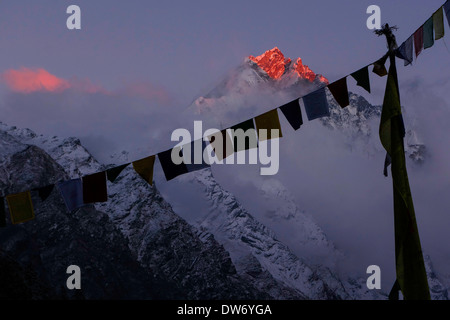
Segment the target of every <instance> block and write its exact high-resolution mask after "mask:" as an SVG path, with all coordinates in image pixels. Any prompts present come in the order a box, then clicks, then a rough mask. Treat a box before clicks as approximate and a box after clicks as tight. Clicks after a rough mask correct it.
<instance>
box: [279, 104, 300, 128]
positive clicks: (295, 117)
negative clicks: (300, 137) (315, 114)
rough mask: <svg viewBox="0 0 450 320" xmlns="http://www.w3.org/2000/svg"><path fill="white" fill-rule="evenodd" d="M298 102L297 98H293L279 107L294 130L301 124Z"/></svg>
mask: <svg viewBox="0 0 450 320" xmlns="http://www.w3.org/2000/svg"><path fill="white" fill-rule="evenodd" d="M299 102H300V101H299V99H295V100H293V101H291V102H288V103H286V104H285V105H282V106H281V107H280V110H281V112H283V114H284V116H285V117H286V119H287V121H289V123H290V124H291V126H292V128H293V129H294V130H298V129H300V127H301V125H302V124H303V118H302V109H300V103H299Z"/></svg>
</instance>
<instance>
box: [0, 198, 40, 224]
mask: <svg viewBox="0 0 450 320" xmlns="http://www.w3.org/2000/svg"><path fill="white" fill-rule="evenodd" d="M6 200H7V201H8V207H9V212H10V214H11V222H12V223H13V224H18V223H22V222H26V221H29V220H32V219H34V209H33V202H32V201H31V194H30V191H25V192H21V193H17V194H13V195H9V196H6Z"/></svg>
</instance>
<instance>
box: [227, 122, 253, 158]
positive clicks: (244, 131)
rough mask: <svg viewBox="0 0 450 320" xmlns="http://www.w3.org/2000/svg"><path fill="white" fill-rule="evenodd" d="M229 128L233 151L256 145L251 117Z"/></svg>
mask: <svg viewBox="0 0 450 320" xmlns="http://www.w3.org/2000/svg"><path fill="white" fill-rule="evenodd" d="M230 129H231V132H232V136H233V144H234V152H238V151H242V150H248V149H252V148H257V147H258V142H257V138H256V130H255V126H254V125H253V119H249V120H247V121H244V122H241V123H239V124H237V125H234V126H232V127H231V128H230Z"/></svg>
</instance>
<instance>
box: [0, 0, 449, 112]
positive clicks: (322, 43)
mask: <svg viewBox="0 0 450 320" xmlns="http://www.w3.org/2000/svg"><path fill="white" fill-rule="evenodd" d="M443 2H444V1H443V0H431V1H419V0H414V1H408V2H407V3H406V2H399V1H376V2H373V1H355V0H353V1H350V0H342V1H320V2H319V1H283V0H282V1H277V2H274V1H264V0H260V1H249V0H246V1H234V0H233V1H224V2H219V1H199V0H195V1H189V2H187V1H138V0H131V1H117V0H116V1H110V0H108V1H105V0H95V1H86V0H78V1H54V0H38V1H35V0H21V1H10V0H6V1H1V2H0V41H1V48H2V52H3V54H2V59H1V61H0V71H1V72H5V71H6V70H9V69H16V70H17V69H20V68H22V67H25V68H30V69H34V68H43V69H45V70H47V71H48V72H49V73H50V74H53V75H55V76H57V77H59V78H63V79H72V78H76V79H78V80H79V81H81V82H87V83H89V84H90V85H91V86H92V87H95V88H103V89H105V90H108V91H111V90H120V89H121V88H124V87H127V86H139V85H141V86H149V87H151V91H152V92H153V95H155V96H159V97H160V99H162V98H161V97H163V96H164V95H169V96H170V97H173V98H176V99H177V103H180V104H184V105H186V106H187V105H189V103H190V102H191V99H193V98H195V97H196V96H198V95H199V94H204V91H206V90H208V89H209V88H210V87H211V86H213V85H214V84H215V83H216V82H217V81H218V80H219V79H220V78H221V76H223V75H224V74H225V73H226V72H227V71H228V70H230V68H233V67H235V66H237V65H238V64H239V63H241V62H242V60H243V59H244V57H246V56H248V55H255V56H256V55H259V54H262V53H263V52H264V51H266V50H269V49H271V48H273V47H275V46H277V47H278V48H279V49H280V50H281V51H282V52H283V53H284V55H285V56H286V57H290V58H292V59H295V58H297V57H301V58H302V59H303V62H304V63H305V64H307V65H308V66H309V67H310V68H311V69H312V70H313V71H315V72H316V73H321V74H324V75H325V76H326V77H327V78H328V79H330V80H335V79H338V78H339V77H341V76H343V75H346V74H348V73H351V72H353V71H355V70H356V69H358V68H359V67H362V66H364V65H366V64H368V63H370V62H372V61H374V60H376V59H377V58H379V57H380V56H381V55H382V54H383V53H384V52H385V51H386V46H385V40H384V39H383V38H377V37H376V36H375V35H374V34H373V33H372V31H370V30H368V29H367V28H366V20H367V18H368V16H369V15H368V14H366V9H367V7H368V6H369V5H371V4H377V5H378V6H379V7H380V8H381V14H382V22H383V23H384V22H388V23H390V24H391V25H392V24H395V25H397V26H398V27H399V30H398V31H397V32H396V37H397V41H398V42H399V44H400V43H401V42H403V41H404V40H405V39H406V38H407V37H408V36H409V35H410V34H412V33H413V32H414V31H415V30H416V28H418V27H419V26H420V25H421V24H422V23H423V22H425V20H426V19H428V18H429V16H430V15H431V14H432V13H433V12H434V11H435V10H436V9H437V8H438V7H439V6H440V5H442V4H443ZM70 4H76V5H78V6H80V8H81V13H82V29H81V30H78V31H75V30H68V29H67V28H66V19H67V17H68V16H69V15H68V14H66V8H67V6H68V5H70ZM446 41H447V42H448V40H446ZM449 63H450V53H448V51H447V50H446V48H445V46H444V43H443V41H440V42H438V43H436V45H435V47H434V48H433V49H432V50H429V51H428V52H426V53H424V54H423V55H422V56H420V58H419V61H418V63H415V64H414V66H413V67H409V68H402V69H401V71H400V79H401V80H406V79H412V78H416V77H423V79H424V80H425V81H433V80H436V78H437V77H441V78H444V76H440V71H441V70H444V69H448V66H449ZM86 85H87V84H86ZM379 100H381V99H379Z"/></svg>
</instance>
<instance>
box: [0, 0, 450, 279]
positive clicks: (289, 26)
mask: <svg viewBox="0 0 450 320" xmlns="http://www.w3.org/2000/svg"><path fill="white" fill-rule="evenodd" d="M444 2H445V0H428V1H423V0H409V1H392V0H389V1H388V0H383V1H361V0H340V1H335V0H327V1H312V0H311V1H305V0H301V1H299V0H295V1H294V0H293V1H285V0H279V1H265V0H258V1H254V0H241V1H235V0H229V1H215V0H209V1H203V0H202V1H200V0H192V1H148V0H128V1H125V0H120V1H119V0H72V1H66V0H58V1H56V0H20V1H13V0H2V1H0V52H1V53H0V57H1V59H0V121H1V122H5V123H7V124H8V125H14V126H17V127H21V128H30V129H32V130H34V131H36V132H37V133H39V134H41V133H42V134H47V135H52V136H53V135H58V136H61V137H69V136H77V137H79V138H81V141H82V142H83V144H84V145H85V146H87V148H88V150H89V151H91V152H92V153H93V154H94V156H96V157H98V158H99V159H100V161H104V162H106V160H105V159H107V156H109V155H110V154H112V153H115V152H120V151H121V150H127V151H129V152H130V154H131V155H132V159H130V160H136V159H138V158H140V157H144V156H148V155H149V152H154V153H157V152H160V151H164V150H163V149H161V148H162V147H167V148H168V147H169V145H170V144H171V142H170V131H171V130H170V129H172V128H176V127H177V126H179V125H185V126H189V127H187V128H188V129H192V122H191V119H190V118H189V119H183V116H180V114H181V112H182V111H183V110H186V108H188V106H189V105H191V103H192V102H193V100H194V99H196V98H197V97H199V96H201V95H205V94H207V93H208V92H209V91H210V90H211V89H212V88H214V86H215V85H217V84H218V83H219V82H220V80H221V79H222V78H223V77H224V76H225V75H226V74H227V73H228V72H230V70H232V69H233V68H236V67H237V66H239V64H241V63H242V62H243V61H244V59H245V58H246V57H248V56H249V55H253V56H258V55H261V54H262V53H264V52H265V51H267V50H269V49H272V48H274V47H278V48H279V49H280V50H281V51H282V52H283V54H284V55H285V57H289V58H291V59H292V60H294V59H296V58H298V57H300V58H302V60H303V63H304V64H306V65H308V66H309V67H310V68H311V69H312V70H313V71H314V72H315V73H319V74H322V75H324V76H325V77H326V78H327V79H328V80H329V81H330V82H333V81H334V80H338V79H340V78H341V77H343V76H346V75H348V74H350V73H352V72H354V71H356V70H358V69H360V68H362V67H364V66H366V65H368V64H370V63H372V62H374V61H376V60H377V59H378V58H380V57H381V56H383V54H384V53H385V52H386V51H387V47H386V40H385V38H384V37H377V36H376V35H375V34H374V33H373V31H372V30H368V29H367V27H366V20H367V18H368V17H369V15H368V14H367V13H366V9H367V7H368V6H369V5H373V4H375V5H378V6H379V7H380V8H381V21H382V23H386V22H387V23H389V24H390V25H396V26H397V27H398V28H399V29H398V30H397V31H395V36H396V39H397V43H398V45H400V44H401V43H402V42H403V41H405V40H406V39H407V38H408V37H409V36H410V35H411V34H413V33H414V31H415V30H416V29H417V28H418V27H420V26H421V25H422V24H423V23H424V22H425V21H426V20H427V19H428V18H429V17H430V16H431V15H432V14H433V12H435V10H437V9H438V8H439V7H440V6H441V5H443V4H444ZM72 4H75V5H78V6H79V7H80V8H81V30H68V29H67V27H66V20H67V18H68V17H69V15H68V14H67V13H66V8H67V7H68V6H69V5H72ZM444 24H445V33H446V35H445V36H444V38H443V39H440V40H436V41H435V44H434V46H433V47H432V48H429V49H426V50H424V51H423V52H422V53H421V54H420V55H419V57H418V59H417V60H416V59H414V62H413V64H412V66H407V67H404V66H403V62H402V61H400V60H398V59H397V67H398V75H399V85H400V95H401V102H402V107H403V108H404V109H403V112H404V113H409V112H411V113H414V115H415V116H414V117H413V118H414V119H416V120H415V121H416V122H414V123H410V122H409V123H408V122H407V123H406V126H407V128H410V127H412V126H414V128H415V130H416V131H417V132H418V134H419V135H420V138H421V140H422V141H423V142H424V144H425V145H427V148H428V150H429V151H430V154H431V155H432V156H431V160H430V162H429V164H428V166H429V167H428V168H427V170H428V171H426V173H424V172H425V171H424V172H422V173H418V174H416V175H414V172H416V171H413V173H412V174H411V181H412V187H411V188H412V191H413V193H414V192H416V194H417V197H416V199H417V208H418V209H417V211H420V210H421V212H422V214H423V213H424V212H425V213H427V214H428V213H429V211H430V212H431V211H434V212H436V213H435V214H436V219H431V218H430V220H429V221H428V222H426V223H423V222H422V221H420V220H421V219H422V218H420V213H419V214H418V216H419V218H418V221H419V224H420V223H422V224H421V227H422V228H423V230H424V232H423V233H424V234H428V235H430V237H429V238H427V237H424V238H423V239H424V240H423V243H424V244H425V246H427V248H428V251H432V250H431V249H430V248H436V249H435V250H434V251H433V252H432V253H433V254H435V256H437V257H438V258H439V259H440V260H441V261H443V262H442V263H441V265H443V266H448V263H449V262H450V260H449V259H448V256H449V255H448V252H447V251H448V250H446V251H445V252H444V251H443V250H440V249H441V248H442V247H447V243H448V240H449V236H448V235H447V234H448V232H447V231H448V225H449V223H450V221H449V220H450V218H448V209H445V208H448V206H447V205H449V201H450V200H449V199H448V188H449V187H450V185H449V184H448V181H449V177H450V166H449V160H450V154H449V152H448V150H449V149H450V148H448V146H449V145H450V132H449V130H450V129H449V128H450V126H448V122H449V121H450V103H449V99H448V94H449V92H450V77H449V74H448V72H449V70H450V49H449V48H450V29H449V25H448V22H447V19H446V18H444ZM370 77H371V85H372V93H371V94H368V93H366V92H365V91H363V90H360V89H358V88H357V87H356V86H355V82H354V81H353V79H351V80H348V83H349V89H350V90H351V91H355V92H356V93H359V94H361V95H362V96H364V97H365V98H366V99H367V100H368V101H369V102H371V103H372V104H374V105H381V104H382V102H383V95H384V87H385V82H386V77H383V78H379V77H378V76H376V75H375V74H373V73H371V75H370ZM273 107H274V108H275V107H277V106H276V105H274V106H273ZM256 115H257V114H255V115H254V116H256ZM238 120H239V121H243V120H247V119H236V123H237V121H238ZM183 121H184V123H183ZM317 126H319V125H317ZM310 128H312V129H311V130H312V131H310V132H309V133H307V134H305V136H304V137H303V139H305V137H308V138H311V140H312V141H319V142H320V143H322V142H323V141H321V140H320V139H317V140H314V139H316V137H315V136H314V134H315V133H316V132H320V134H324V135H326V134H330V132H329V131H320V130H324V129H323V128H321V127H320V128H317V127H314V125H312V126H311V127H310ZM307 129H308V128H307V127H306V126H305V128H304V131H307ZM283 130H284V128H283ZM308 135H309V136H308ZM330 135H331V134H330ZM333 139H334V138H331V140H330V141H332V142H334V141H335V140H333ZM285 140H286V145H288V144H289V142H288V140H287V139H285ZM160 141H164V143H160ZM304 141H306V139H305V140H304ZM306 142H307V141H306ZM306 142H305V143H306ZM283 143H284V141H283ZM320 143H318V144H320ZM310 149H311V150H312V151H314V150H315V148H313V147H310ZM328 151H329V150H321V151H319V152H318V154H320V155H324V156H321V157H320V158H321V161H323V162H320V164H322V165H323V167H324V168H327V169H328V170H330V169H329V163H326V161H325V160H323V159H326V157H327V152H328ZM340 152H341V150H337V151H336V150H335V151H334V153H335V154H340ZM303 157H304V159H305V161H307V160H309V158H308V157H307V156H305V155H304V154H303ZM347 157H349V156H348V155H347V154H346V155H345V161H342V166H343V167H344V166H347V168H345V169H344V168H341V171H339V174H338V176H339V178H342V179H343V180H347V182H348V185H350V184H351V183H352V181H357V180H358V179H359V176H358V174H357V173H353V175H348V174H347V173H348V172H357V171H356V170H354V169H355V168H354V167H353V166H352V165H348V164H347V163H348V161H347V160H348V158H347ZM380 157H382V159H381V161H379V159H375V160H373V159H372V160H373V161H372V160H371V161H370V162H369V161H368V162H367V163H366V164H361V168H357V169H359V170H360V171H361V172H363V171H365V172H367V171H368V170H373V172H371V173H370V174H368V176H370V175H371V174H373V175H375V174H376V175H377V177H378V176H379V177H380V178H379V179H385V178H384V177H382V175H381V170H382V169H381V168H382V163H381V162H382V161H383V160H384V152H383V153H382V154H381V156H380ZM311 158H312V159H313V160H311V163H310V164H309V166H310V167H311V172H312V171H313V170H314V168H315V167H314V166H316V169H317V167H318V166H320V164H316V163H315V162H313V161H315V160H314V157H311ZM372 162H374V163H375V162H376V165H378V167H374V166H372ZM378 163H379V164H378ZM369 165H370V169H368V168H369ZM220 170H223V169H220ZM345 170H348V171H345ZM352 170H354V171H352ZM283 171H284V172H285V173H284V174H285V175H286V176H288V177H289V175H290V173H291V172H290V171H289V170H287V169H283V168H281V175H283ZM319 171H320V170H319ZM336 171H338V170H337V169H336ZM286 172H287V173H286ZM324 172H327V171H324ZM333 173H334V172H331V173H330V174H333ZM224 175H225V174H224ZM437 177H439V178H440V179H439V182H436V180H435V179H436V178H437ZM370 178H372V176H370ZM324 179H328V176H327V177H325V178H324ZM286 180H288V179H286ZM424 181H425V182H424ZM322 182H323V181H318V182H317V183H318V184H320V183H322ZM336 183H337V182H336ZM358 183H359V184H361V188H363V187H364V183H363V182H361V181H359V182H358ZM378 183H379V184H380V185H381V184H382V183H383V188H385V186H386V185H387V182H386V183H385V180H383V181H382V182H378V181H376V184H377V185H378ZM420 183H423V185H421V186H420V187H418V186H419V185H420ZM352 186H354V188H355V189H356V188H357V187H358V184H356V185H352ZM388 186H389V188H387V187H386V188H385V189H384V191H383V192H384V193H386V194H387V195H386V198H389V199H391V193H390V192H391V189H390V188H391V185H390V184H389V185H388ZM434 186H436V189H439V193H436V194H434V191H433V192H432V191H431V190H434V189H433V188H434ZM307 187H308V186H302V188H305V190H303V189H301V188H299V189H298V190H301V191H299V193H300V192H303V191H305V192H307V191H308V190H306V189H307ZM327 188H329V189H332V188H331V185H328V186H327ZM415 188H416V189H415ZM292 189H294V188H292ZM368 189H369V188H368ZM386 190H387V191H386ZM331 191H332V190H331ZM368 191H371V192H372V191H373V190H368ZM419 191H424V192H423V193H421V192H419ZM355 192H362V191H357V190H355ZM384 193H383V195H384ZM432 193H433V194H432ZM367 194H369V192H367ZM438 195H440V196H438ZM370 196H372V193H370ZM386 198H383V199H386ZM438 198H439V199H438ZM433 199H436V201H434V200H433ZM335 200H336V201H335V202H333V201H330V204H329V208H334V207H336V206H337V205H340V204H341V202H340V201H341V200H340V198H335ZM421 200H422V201H421ZM355 201H356V200H355ZM358 201H360V203H359V204H360V205H361V207H363V206H365V205H366V203H367V200H366V199H362V200H358ZM370 201H372V200H370ZM373 201H374V202H375V200H373ZM439 201H442V202H439ZM380 202H381V201H380ZM318 203H319V202H317V203H315V204H314V205H313V206H312V208H311V210H310V211H312V212H313V209H315V210H316V212H318V214H317V216H318V220H319V222H321V223H323V222H324V221H325V220H326V219H325V218H322V220H321V216H320V212H321V211H320V210H321V209H320V208H319V204H318ZM383 203H384V204H386V203H387V202H383ZM444 204H445V206H444ZM310 206H311V205H310ZM315 206H317V207H315ZM345 206H350V204H348V203H346V204H345ZM386 206H387V207H389V210H390V203H387V204H386ZM429 206H431V207H433V206H434V207H435V208H434V209H436V210H433V208H432V209H430V208H429ZM325 209H327V210H325ZM322 210H323V212H322V217H323V216H325V214H329V210H328V208H324V209H322ZM353 214H354V217H356V218H357V217H358V215H359V212H357V211H356V210H355V212H354V213H353ZM390 214H391V212H389V215H390ZM422 217H423V215H422ZM441 218H442V220H439V219H441ZM361 219H362V218H361ZM374 219H375V218H374ZM349 220H350V219H349ZM328 221H329V220H328ZM367 221H370V220H367V219H366V223H368V222H367ZM430 221H431V222H430ZM441 221H444V223H441ZM333 223H335V221H334V220H333V221H332V222H330V223H329V228H330V230H327V231H330V234H331V235H332V236H333V234H332V233H331V232H332V228H333V227H334V225H333ZM355 223H356V222H355ZM383 223H384V222H383ZM323 225H325V229H326V227H327V225H326V223H323ZM386 225H387V226H388V227H387V229H388V232H389V234H390V235H392V234H391V231H392V230H391V229H390V228H391V223H390V221H388V222H386ZM351 227H353V225H351ZM370 227H371V226H370V225H369V226H367V228H370ZM436 228H440V229H439V230H438V231H437V232H435V230H437V229H436ZM349 229H350V227H349ZM344 230H345V229H344ZM340 231H342V230H340ZM374 233H375V231H374ZM361 234H363V232H362V231H361ZM435 234H436V236H435V238H433V235H435ZM438 235H439V236H438ZM361 237H363V236H361ZM390 240H392V239H390ZM366 241H367V242H368V240H366ZM384 241H387V240H384ZM349 242H352V243H353V242H355V241H354V240H353V238H352V239H351V241H350V240H349ZM437 243H439V244H440V245H437ZM338 244H339V243H338ZM369 244H370V243H369ZM343 245H348V246H350V245H352V244H346V243H343ZM380 248H385V247H383V246H382V245H381V244H380ZM392 250H393V248H392V246H391V250H390V251H389V252H390V254H391V257H392ZM383 255H385V252H384V251H383V249H380V252H379V256H383ZM439 255H441V256H439ZM444 256H445V257H444ZM391 257H390V258H391ZM391 262H392V261H391V260H389V263H391ZM444 262H445V263H444ZM447 270H448V268H447V269H446V272H448V271H447ZM449 277H450V273H449ZM389 281H390V279H389Z"/></svg>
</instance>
